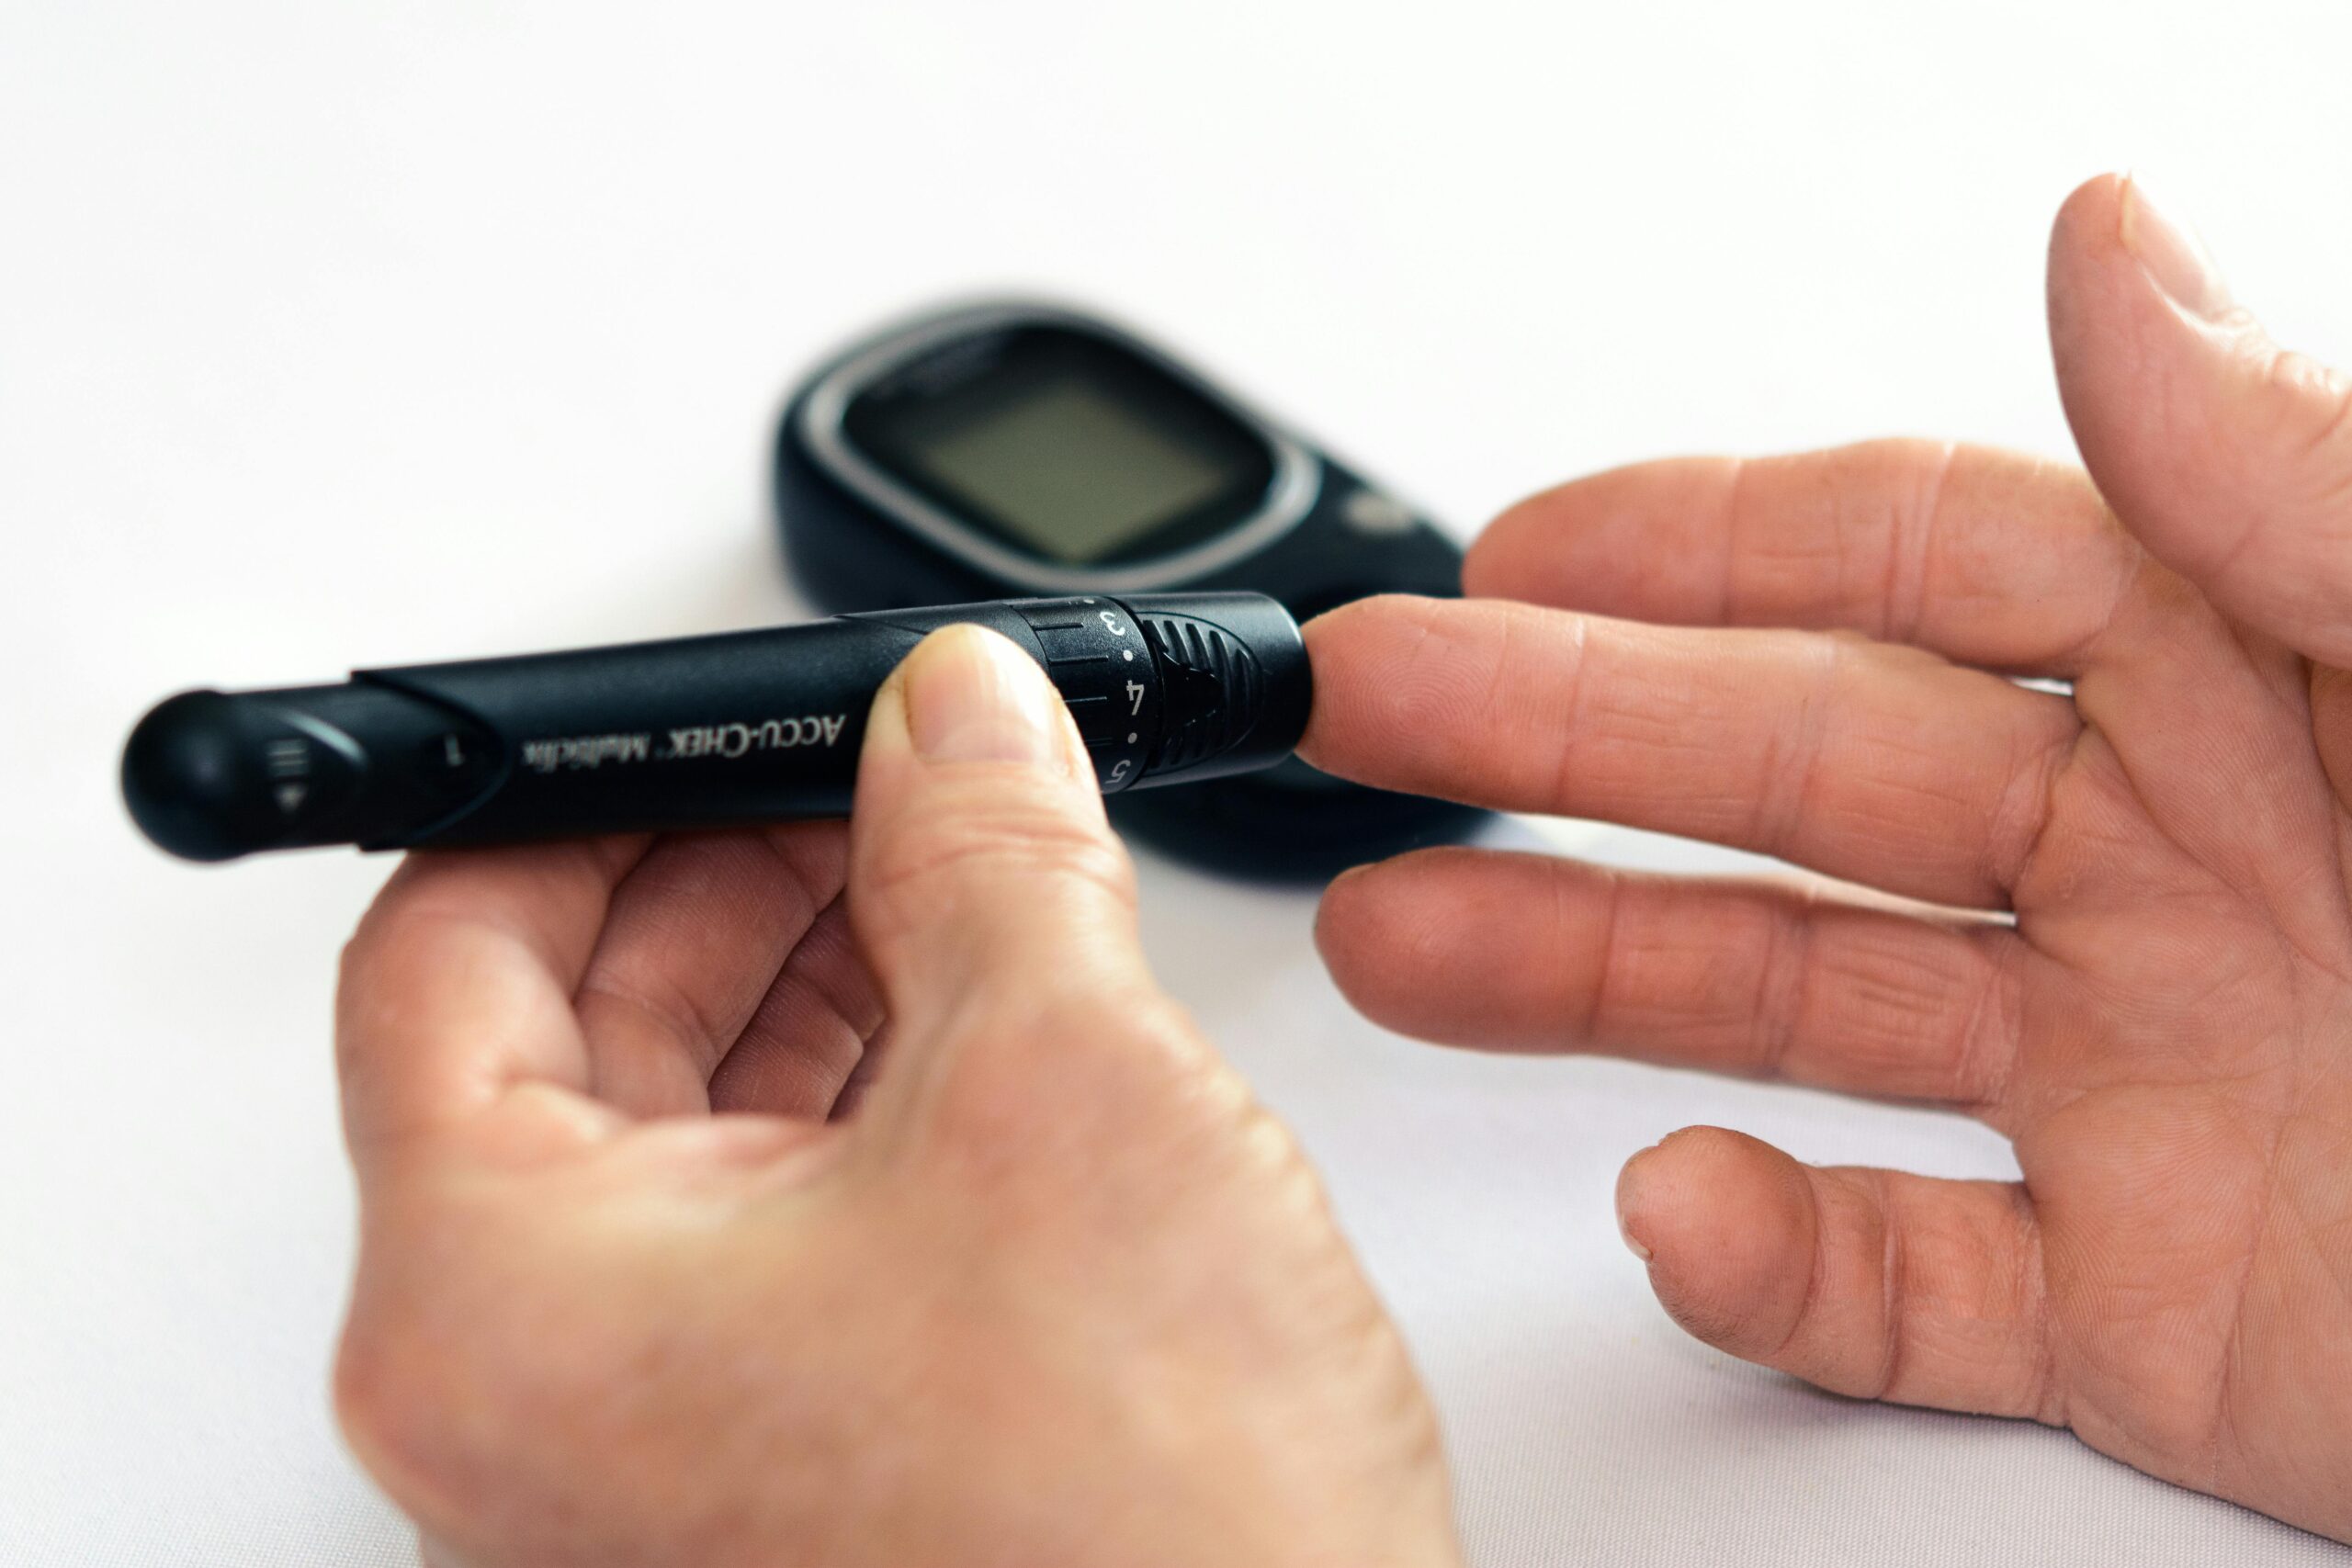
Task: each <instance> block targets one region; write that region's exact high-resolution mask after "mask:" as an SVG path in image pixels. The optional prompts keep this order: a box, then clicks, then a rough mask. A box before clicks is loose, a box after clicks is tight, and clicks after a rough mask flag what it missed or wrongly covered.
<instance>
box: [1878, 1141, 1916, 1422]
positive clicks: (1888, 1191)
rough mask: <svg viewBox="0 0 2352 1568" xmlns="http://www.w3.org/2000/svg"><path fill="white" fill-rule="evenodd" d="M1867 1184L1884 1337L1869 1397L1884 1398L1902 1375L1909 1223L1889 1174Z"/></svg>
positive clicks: (1907, 1304)
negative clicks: (1872, 1202) (1875, 1220)
mask: <svg viewBox="0 0 2352 1568" xmlns="http://www.w3.org/2000/svg"><path fill="white" fill-rule="evenodd" d="M1870 1185H1871V1188H1872V1189H1874V1196H1875V1197H1876V1199H1877V1201H1878V1213H1879V1228H1880V1232H1881V1235H1882V1240H1881V1243H1880V1246H1881V1249H1882V1250H1881V1252H1880V1255H1879V1279H1880V1290H1881V1292H1882V1298H1881V1303H1880V1306H1879V1314H1880V1315H1879V1321H1880V1323H1881V1324H1882V1325H1883V1330H1882V1331H1883V1333H1884V1334H1885V1336H1886V1360H1885V1362H1884V1364H1883V1368H1882V1370H1881V1371H1880V1374H1879V1382H1878V1389H1877V1392H1876V1393H1874V1394H1872V1396H1871V1397H1873V1398H1876V1399H1883V1398H1885V1397H1886V1396H1887V1394H1888V1393H1889V1392H1890V1391H1892V1390H1893V1389H1894V1386H1895V1380H1896V1379H1898V1378H1900V1377H1901V1376H1902V1375H1903V1352H1904V1350H1905V1345H1904V1337H1905V1334H1906V1333H1908V1332H1909V1324H1908V1322H1907V1314H1908V1313H1909V1310H1910V1302H1911V1297H1912V1295H1913V1292H1910V1291H1908V1290H1906V1289H1905V1288H1904V1280H1903V1271H1904V1269H1906V1268H1907V1267H1909V1263H1910V1248H1909V1247H1907V1246H1906V1245H1905V1235H1904V1231H1905V1226H1906V1225H1907V1224H1909V1222H1908V1221H1907V1220H1906V1219H1905V1217H1904V1215H1903V1213H1902V1212H1901V1211H1900V1210H1899V1209H1898V1208H1897V1206H1896V1204H1895V1202H1894V1178H1893V1177H1892V1176H1891V1175H1890V1174H1889V1173H1888V1172H1885V1171H1883V1170H1882V1171H1875V1172H1873V1173H1871V1177H1870Z"/></svg>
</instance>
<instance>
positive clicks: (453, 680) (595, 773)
mask: <svg viewBox="0 0 2352 1568" xmlns="http://www.w3.org/2000/svg"><path fill="white" fill-rule="evenodd" d="M960 623H971V624H976V625H979V626H986V627H988V628H989V629H990V630H993V631H996V632H998V633H1000V634H1001V635H1002V636H1004V637H1008V638H1010V639H1011V640H1012V642H1013V643H1014V644H1015V645H1016V646H1017V647H1019V648H1021V649H1023V651H1024V652H1026V653H1027V654H1028V655H1029V656H1030V657H1031V658H1032V659H1034V660H1036V661H1037V662H1038V664H1039V665H1040V666H1042V667H1043V668H1044V670H1045V671H1046V674H1047V676H1048V677H1049V678H1050V679H1051V680H1052V681H1053V682H1054V684H1055V687H1056V689H1057V690H1058V691H1059V692H1060V694H1061V695H1062V698H1063V701H1064V702H1065V704H1066V705H1068V706H1069V712H1070V716H1071V717H1072V718H1073V719H1074V720H1075V721H1076V723H1077V725H1078V728H1079V733H1080V738H1081V739H1083V740H1084V741H1085V743H1086V747H1087V753H1088V756H1089V757H1090V759H1091V761H1092V762H1093V764H1094V769H1095V776H1096V778H1097V780H1098V782H1099V783H1100V784H1101V785H1102V787H1103V791H1104V793H1105V794H1107V795H1120V794H1124V793H1125V792H1126V791H1128V790H1131V789H1138V788H1143V787H1147V786H1150V785H1156V784H1178V783H1188V782H1192V781H1195V780H1202V779H1213V778H1218V777H1222V776H1225V775H1228V774H1231V773H1240V772H1246V771H1249V770H1251V769H1258V768H1264V767H1267V766H1270V765H1272V764H1274V763H1277V762H1279V761H1282V760H1283V759H1284V758H1286V757H1288V756H1289V755H1290V752H1291V749H1292V748H1293V747H1294V746H1295V745H1296V744H1297V742H1298V739H1299V736H1300V735H1301V733H1302V732H1303V731H1304V730H1305V728H1306V717H1307V713H1308V711H1309V708H1310V706H1311V704H1312V697H1313V691H1312V682H1311V677H1310V675H1309V672H1308V669H1307V663H1306V648H1305V645H1304V644H1303V643H1302V642H1301V641H1300V638H1299V634H1298V626H1297V623H1296V622H1295V621H1294V620H1293V619H1292V618H1291V616H1290V615H1289V614H1288V612H1286V611H1285V610H1283V607H1282V606H1281V605H1280V604H1277V603H1275V602H1274V601H1273V600H1272V599H1269V598H1266V597H1265V596H1263V595H1261V594H1249V593H1172V594H1154V595H1148V596H1136V597H1132V598H1128V599H1114V598H1112V597H1110V596H1108V595H1100V594H1092V595H1072V596H1066V597H1062V598H1055V599H1031V600H999V601H994V602H989V603H984V604H951V605H944V606H933V607H929V608H924V609H914V610H899V611H885V612H880V613H876V614H871V615H847V616H839V617H836V618H834V619H832V620H829V621H820V622H814V623H810V624H809V625H805V626H782V627H777V628H775V629H773V630H765V631H752V632H734V633H727V634H722V635H719V636H714V637H686V638H681V639H678V640H674V641H667V642H648V643H634V644H627V645H622V646H618V647H612V648H595V649H577V650H573V651H569V652H562V653H548V654H534V655H528V656H525V657H520V658H511V659H485V660H471V661H468V662H463V663H454V664H431V665H417V666H412V667H408V668H403V669H392V670H369V671H358V672H356V674H355V675H354V676H353V677H352V679H351V680H350V681H349V682H345V683H343V684H339V685H329V686H307V687H288V688H285V689H281V690H273V691H262V692H243V693H234V694H225V693H220V692H209V691H207V692H187V693H183V694H180V695H178V696H176V697H173V698H170V699H168V700H167V701H165V702H164V703H162V704H160V705H158V706H157V707H156V708H155V709H154V710H153V712H151V713H150V714H148V716H146V717H145V718H144V719H142V720H141V723H140V724H139V726H138V728H136V729H135V730H133V731H132V733H131V736H130V741H129V742H128V744H127V745H126V746H125V748H124V751H123V763H122V789H123V797H124V801H125V803H126V804H127V805H128V807H130V814H131V817H132V818H133V819H134V820H135V821H136V822H137V823H138V825H139V827H140V828H141V830H142V831H144V832H145V833H146V834H147V836H148V837H149V838H150V839H152V840H153V841H154V842H155V843H157V844H158V845H160V846H161V847H163V848H164V849H165V850H168V851H170V852H172V853H174V854H176V855H179V856H182V857H183V858H186V859H189V860H198V861H217V860H227V859H231V858H233V857H235V856H238V855H243V854H248V853H252V852H255V851H260V850H277V849H300V848H308V847H312V846H316V845H322V844H337V843H356V844H359V845H360V846H362V847H363V848H367V849H396V848H410V847H414V846H419V845H441V844H493V843H511V842H517V841H521V840H534V839H549V838H561V837H571V836H574V835H582V834H594V833H612V832H638V831H660V830H665V829H684V828H702V827H715V826H720V825H726V824H735V823H751V822H772V821H781V820H788V819H792V818H812V817H838V816H842V815H844V814H845V813H847V811H848V810H849V807H850V801H851V796H852V794H853V792H854V789H855V787H856V782H857V758H858V753H859V750H860V749H861V747H862V746H863V743H864V740H865V724H866V717H867V711H868V709H869V708H870V707H871V706H872V704H873V701H874V694H875V693H876V691H877V690H878V689H879V688H880V686H881V684H882V682H883V681H884V680H885V679H886V678H887V677H888V675H889V673H890V672H891V671H892V670H894V669H896V668H897V667H898V665H899V661H900V660H903V659H904V658H905V657H906V655H907V654H908V653H909V652H910V650H911V649H913V648H914V646H915V644H916V643H917V642H919V641H921V640H922V637H924V636H925V635H926V634H927V633H929V632H932V631H934V630H937V629H938V628H940V627H942V626H949V625H955V624H960Z"/></svg>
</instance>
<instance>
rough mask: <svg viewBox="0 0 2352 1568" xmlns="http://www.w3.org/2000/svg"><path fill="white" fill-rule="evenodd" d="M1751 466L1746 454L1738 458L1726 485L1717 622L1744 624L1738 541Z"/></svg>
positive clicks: (1733, 461) (1746, 502)
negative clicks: (1738, 599) (1739, 602)
mask: <svg viewBox="0 0 2352 1568" xmlns="http://www.w3.org/2000/svg"><path fill="white" fill-rule="evenodd" d="M1750 472H1751V465H1750V464H1749V462H1748V460H1747V458H1745V457H1735V458H1733V459H1732V463H1731V477H1730V480H1729V482H1728V483H1727V484H1726V485H1725V486H1724V547H1723V568H1722V574H1721V577H1720V579H1719V580H1718V581H1719V586H1718V587H1717V589H1716V592H1715V625H1717V626H1740V625H1743V624H1744V620H1743V617H1742V616H1741V615H1739V606H1738V604H1737V603H1736V599H1737V596H1738V592H1739V541H1740V537H1741V536H1742V535H1744V534H1745V533H1746V532H1747V526H1746V520H1747V504H1748V479H1749V477H1750Z"/></svg>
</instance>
